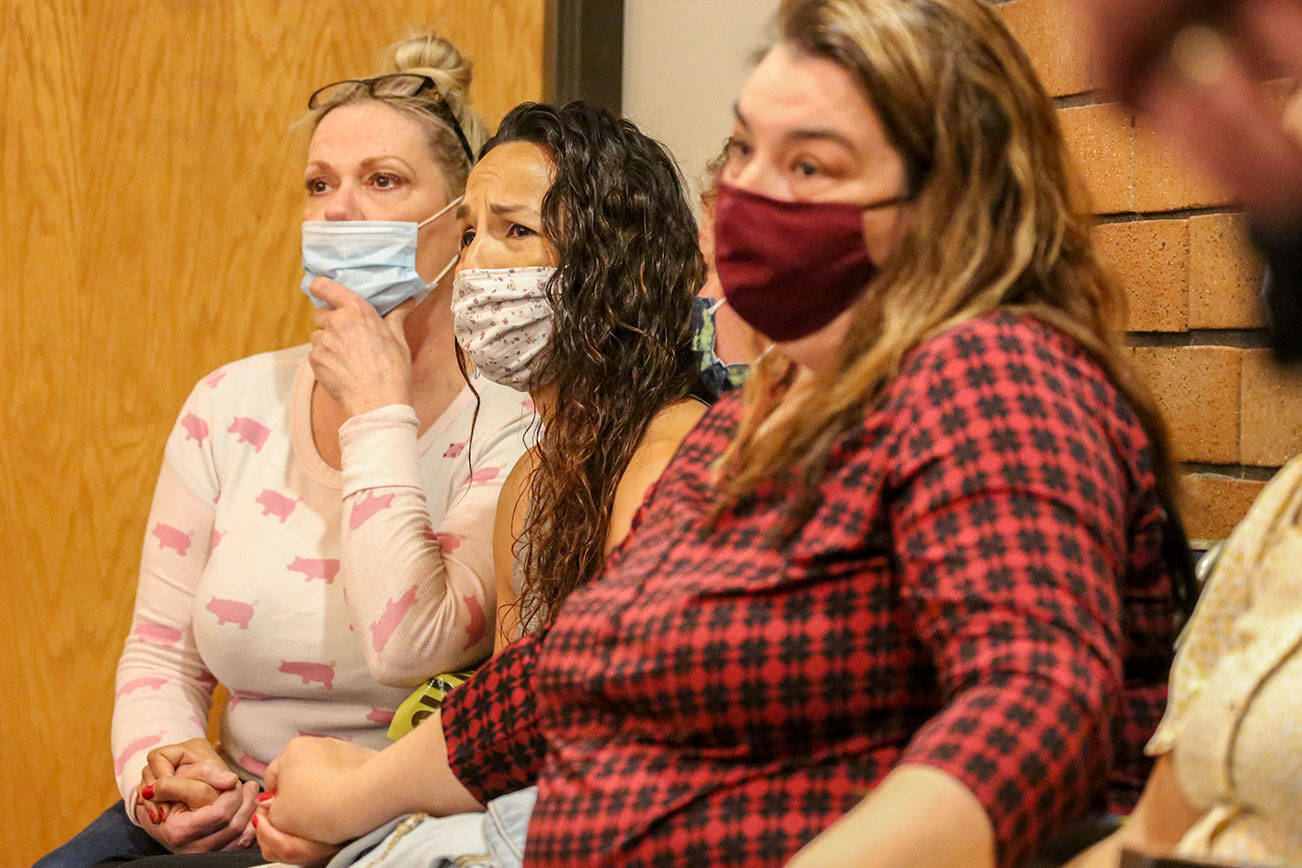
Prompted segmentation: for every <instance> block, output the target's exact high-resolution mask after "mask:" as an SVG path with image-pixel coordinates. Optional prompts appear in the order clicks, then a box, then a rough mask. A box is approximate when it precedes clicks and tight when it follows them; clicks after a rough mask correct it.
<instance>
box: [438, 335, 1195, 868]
mask: <svg viewBox="0 0 1302 868" xmlns="http://www.w3.org/2000/svg"><path fill="white" fill-rule="evenodd" d="M739 415H740V406H739V403H738V401H737V399H736V396H730V397H725V398H724V399H723V400H722V402H721V403H720V404H718V405H717V406H716V407H715V408H714V409H713V410H712V411H711V412H710V413H709V415H707V417H706V418H705V419H704V420H703V421H702V423H701V424H700V425H699V426H698V427H697V429H696V430H695V431H693V432H692V433H691V434H690V435H689V436H688V437H687V439H686V440H685V441H684V443H683V445H682V447H681V448H680V450H679V452H678V455H677V456H676V457H675V458H674V460H673V462H672V463H671V464H670V466H669V467H668V469H667V470H666V471H665V474H664V476H663V477H662V478H661V481H660V483H659V485H658V487H657V489H656V491H655V492H654V494H653V495H652V497H651V499H650V500H649V501H648V502H647V504H645V505H644V507H643V509H642V511H641V513H640V514H639V519H638V522H637V525H636V526H635V529H634V531H633V533H632V535H631V536H630V537H629V539H628V540H627V541H626V542H625V544H624V545H623V546H622V547H621V548H620V550H619V551H617V552H616V553H615V554H614V555H613V556H612V558H611V560H610V561H609V563H608V564H607V565H606V569H605V571H604V573H603V575H602V576H601V577H600V579H599V580H597V581H594V582H593V583H591V584H590V585H588V586H587V587H585V588H583V589H581V590H579V591H576V592H575V593H574V594H573V596H571V597H570V598H569V599H568V600H567V601H566V603H565V605H564V606H563V608H562V609H561V611H560V612H559V613H558V615H557V616H556V619H555V621H554V623H553V624H552V625H551V627H550V629H548V630H546V631H545V632H543V633H540V634H536V635H534V636H531V637H528V638H526V639H524V640H522V641H521V642H519V643H517V644H516V645H514V646H512V647H511V648H510V649H508V650H507V651H506V652H505V653H503V654H502V655H501V656H499V657H498V658H497V659H495V660H493V661H490V662H489V663H488V664H486V665H485V666H484V667H483V668H482V669H481V670H480V671H479V672H478V673H477V674H476V675H475V677H474V678H473V679H472V680H471V681H469V682H467V683H466V684H465V685H464V686H463V687H462V688H461V689H460V690H459V691H458V692H457V693H454V694H453V695H452V696H451V697H450V698H449V701H448V703H447V705H446V706H445V708H444V710H443V724H444V729H445V732H446V736H447V742H448V752H449V758H450V761H451V763H452V767H453V769H454V770H455V772H456V774H457V776H458V778H459V779H460V780H461V781H462V783H464V784H465V785H466V786H467V787H468V788H469V789H470V790H471V791H472V792H474V793H476V795H477V796H479V797H480V798H481V799H485V800H486V799H488V798H491V797H492V796H495V795H498V794H501V793H503V792H507V791H510V790H512V789H516V788H519V787H521V786H525V785H527V784H530V783H533V782H534V781H535V779H536V780H537V782H538V784H539V799H538V803H537V807H536V808H535V811H534V814H533V819H532V822H531V824H530V826H529V840H528V846H527V850H526V862H528V863H529V864H531V865H558V866H559V865H573V864H576V863H579V862H584V863H586V862H605V863H619V864H644V865H668V864H748V865H763V864H767V865H772V864H780V863H782V862H783V861H785V860H786V859H787V858H788V857H790V856H791V855H792V854H793V853H794V852H795V851H796V850H797V849H798V848H799V847H800V846H801V845H802V844H804V843H805V842H806V841H808V840H810V839H811V838H813V837H814V836H815V835H817V834H818V833H819V832H821V831H822V830H823V829H825V828H826V827H827V826H828V825H829V824H830V823H832V821H834V820H835V819H836V818H837V817H839V816H840V815H842V814H843V813H845V812H846V811H847V810H849V809H850V808H851V807H853V806H854V805H855V804H856V803H858V802H859V801H860V800H861V799H862V798H863V797H864V795H865V793H867V792H868V791H869V790H871V789H872V787H873V786H874V785H875V784H877V783H878V782H879V781H881V780H882V778H883V777H884V776H885V775H886V774H887V773H888V772H890V771H891V770H892V769H893V768H895V767H896V766H899V765H900V764H902V763H923V764H926V765H929V766H933V767H936V768H939V769H942V770H944V771H945V772H947V773H949V774H950V775H952V776H954V777H955V778H957V779H958V780H960V781H962V782H963V783H964V784H965V785H966V786H967V787H968V788H969V789H971V791H972V792H973V793H974V794H976V796H977V798H978V799H980V801H981V803H982V804H983V805H984V806H985V809H986V811H987V813H988V814H989V817H990V819H991V821H992V823H993V824H994V830H995V836H996V840H997V841H998V846H999V861H1000V863H1001V864H1003V865H1010V864H1015V863H1016V862H1017V861H1018V860H1020V859H1021V858H1022V857H1024V856H1026V855H1027V854H1028V853H1029V852H1030V851H1031V850H1032V849H1033V848H1034V847H1035V845H1036V843H1037V842H1039V841H1040V840H1041V839H1042V838H1043V837H1044V836H1045V835H1046V834H1048V833H1049V832H1050V831H1052V830H1053V829H1055V828H1057V827H1059V826H1061V825H1062V824H1063V823H1064V822H1065V821H1067V820H1069V819H1071V818H1072V817H1073V816H1075V815H1078V814H1079V813H1081V812H1082V811H1084V810H1085V809H1086V808H1087V807H1088V806H1090V805H1091V804H1098V801H1097V800H1098V799H1099V797H1100V795H1101V794H1100V790H1101V789H1103V784H1104V782H1106V781H1107V779H1108V776H1109V773H1110V772H1113V771H1114V768H1115V770H1116V772H1118V773H1119V775H1118V776H1119V777H1122V778H1126V777H1128V778H1129V779H1131V782H1132V783H1138V782H1141V781H1142V778H1143V775H1144V769H1143V768H1142V767H1141V765H1140V764H1141V763H1142V759H1141V758H1140V748H1141V747H1142V745H1143V742H1144V740H1145V739H1146V738H1147V737H1148V736H1149V735H1150V734H1151V733H1152V731H1153V729H1154V728H1155V726H1156V723H1157V720H1158V718H1159V717H1160V715H1161V712H1162V706H1163V703H1164V699H1165V676H1166V671H1167V669H1168V668H1169V665H1170V648H1171V642H1172V639H1173V624H1172V620H1173V619H1172V604H1171V594H1170V579H1169V576H1168V575H1167V573H1168V571H1167V570H1166V569H1164V567H1163V565H1162V563H1161V555H1160V553H1159V552H1160V543H1161V537H1162V534H1163V529H1164V527H1165V526H1166V524H1165V521H1164V513H1163V511H1162V509H1161V507H1160V506H1159V502H1158V498H1157V495H1156V493H1155V488H1154V477H1153V472H1152V468H1151V464H1150V453H1149V448H1148V440H1147V438H1146V437H1145V435H1144V432H1143V430H1142V429H1141V427H1140V425H1139V422H1138V421H1137V419H1136V417H1135V415H1134V413H1133V412H1132V411H1131V409H1130V407H1129V406H1128V405H1127V404H1126V403H1125V402H1124V401H1123V400H1122V399H1121V398H1120V396H1119V395H1118V393H1117V392H1116V390H1115V389H1113V387H1112V386H1111V385H1110V383H1109V382H1108V380H1107V378H1106V377H1105V376H1104V374H1103V373H1102V371H1101V370H1100V369H1099V368H1098V367H1097V366H1096V365H1095V364H1094V363H1092V362H1091V361H1090V360H1089V359H1088V357H1087V356H1086V355H1085V354H1084V353H1083V352H1082V351H1081V350H1080V349H1079V348H1078V347H1076V346H1075V345H1074V344H1073V343H1071V342H1070V341H1068V340H1066V339H1065V338H1064V337H1062V336H1061V335H1060V334H1059V333H1057V332H1056V331H1054V330H1052V329H1050V328H1048V327H1046V326H1044V325H1042V324H1040V323H1038V322H1036V321H1034V320H1031V319H1029V318H1017V317H1012V316H1009V315H1003V314H996V315H991V316H988V317H984V318H981V319H978V320H974V321H971V322H968V323H966V324H964V325H961V326H959V327H956V328H954V329H952V330H950V331H949V332H947V333H945V334H943V335H941V336H939V337H937V338H935V339H933V340H931V341H930V342H928V343H927V344H925V345H924V346H922V347H920V348H919V349H918V350H916V351H915V352H914V353H913V354H912V355H911V356H910V357H909V359H908V360H907V363H906V365H905V367H904V369H903V371H901V373H900V376H899V378H898V379H897V380H896V381H895V382H894V384H893V385H892V386H891V388H890V390H889V392H888V394H887V395H886V396H885V400H884V401H883V402H881V404H879V405H878V406H877V408H876V409H873V410H872V411H870V412H868V413H866V414H865V415H866V418H865V419H864V422H863V425H862V426H859V427H856V428H855V429H854V430H852V431H849V432H847V433H846V434H844V436H842V437H841V438H840V439H839V441H838V442H837V443H836V445H835V446H834V448H833V449H832V452H831V457H830V461H829V464H828V467H827V470H826V473H825V475H824V477H823V481H822V483H821V485H820V496H821V502H820V503H819V504H818V506H817V511H816V513H815V514H814V516H813V518H812V519H810V520H809V521H808V522H807V523H806V524H805V525H804V526H803V528H802V529H801V530H800V531H799V532H798V533H797V534H796V536H795V537H794V540H793V541H791V542H789V543H788V544H786V545H785V546H782V547H778V546H777V545H776V544H775V543H774V542H773V540H774V535H773V533H772V532H773V531H774V530H775V529H776V528H778V527H779V526H780V525H781V523H782V520H783V518H784V517H785V516H788V515H789V513H788V510H790V509H791V508H792V506H791V504H792V503H793V502H794V501H795V500H797V499H798V498H797V497H796V496H795V492H794V491H793V490H792V486H791V484H788V483H784V482H782V481H781V480H779V481H777V482H775V483H772V484H769V485H766V486H764V487H763V488H761V490H759V491H758V492H757V493H756V495H755V496H754V497H753V498H750V499H748V500H747V501H746V502H745V503H743V504H742V505H741V506H739V507H738V508H736V509H734V510H731V511H729V512H726V513H725V514H724V516H723V518H722V520H721V521H720V522H719V523H718V525H717V527H716V528H715V529H713V530H708V531H707V530H706V529H705V527H704V525H705V522H704V519H705V516H706V514H707V512H708V511H709V509H710V507H711V505H712V503H713V501H714V497H715V495H714V492H713V490H712V489H711V484H710V474H711V471H710V465H711V462H712V461H713V460H714V459H715V458H717V456H719V454H720V453H721V452H722V451H723V450H724V448H725V447H726V445H727V443H728V440H729V437H730V436H731V435H732V434H733V431H734V429H735V427H736V424H737V421H738V418H739ZM1126 672H1137V673H1146V674H1147V678H1146V681H1145V682H1144V683H1129V684H1127V683H1126V681H1127V678H1126V675H1125V673H1126ZM1140 680H1143V679H1140ZM1131 681H1132V682H1133V681H1134V679H1131ZM1114 742H1115V743H1116V750H1117V751H1118V752H1119V754H1120V756H1118V757H1117V760H1118V761H1117V762H1116V763H1115V764H1114ZM864 846H865V847H871V846H872V842H871V841H865V842H864Z"/></svg>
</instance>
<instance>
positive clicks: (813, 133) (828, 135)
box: [732, 103, 858, 152]
mask: <svg viewBox="0 0 1302 868" xmlns="http://www.w3.org/2000/svg"><path fill="white" fill-rule="evenodd" d="M732 113H733V115H734V116H735V117H736V118H737V123H739V124H741V125H742V126H743V127H745V128H746V129H750V124H748V123H746V116H745V115H743V114H742V113H741V108H740V107H739V106H738V105H737V103H733V104H732ZM782 139H783V141H785V142H803V141H824V142H833V143H835V144H838V145H840V146H841V147H843V148H845V149H846V150H847V151H851V152H857V151H858V148H856V147H855V144H854V142H852V141H850V138H849V137H848V136H846V135H845V134H844V133H841V132H838V131H837V130H834V129H831V128H829V127H799V128H797V129H794V130H788V131H787V132H785V133H783V134H782Z"/></svg>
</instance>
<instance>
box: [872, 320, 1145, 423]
mask: <svg viewBox="0 0 1302 868" xmlns="http://www.w3.org/2000/svg"><path fill="white" fill-rule="evenodd" d="M886 402H887V404H888V405H894V406H895V407H896V408H901V407H908V408H911V410H912V411H913V412H916V413H922V414H924V415H931V414H935V413H943V412H944V411H945V410H946V409H947V408H952V407H955V406H975V407H976V408H977V409H978V410H979V411H980V413H981V415H982V416H986V417H991V416H1006V415H1008V414H1012V413H1019V414H1021V415H1022V416H1024V417H1030V418H1039V417H1043V416H1046V415H1047V416H1052V417H1054V419H1055V421H1057V422H1061V423H1062V424H1065V425H1068V426H1076V425H1080V424H1084V422H1085V421H1086V419H1089V418H1093V419H1098V420H1104V419H1106V420H1110V422H1111V423H1113V424H1114V425H1115V426H1116V427H1120V428H1125V429H1126V431H1127V436H1128V437H1129V436H1131V435H1134V436H1142V435H1141V433H1140V431H1139V427H1138V425H1139V423H1138V418H1137V417H1136V415H1135V414H1134V411H1133V408H1131V407H1130V405H1129V404H1128V403H1127V402H1126V401H1125V399H1124V398H1123V397H1122V394H1121V392H1120V391H1119V390H1118V389H1117V388H1116V386H1115V385H1114V384H1113V383H1112V381H1111V380H1110V379H1109V377H1108V375H1107V373H1106V372H1105V371H1104V370H1103V368H1102V367H1101V366H1100V364H1099V363H1098V362H1097V361H1096V360H1095V359H1094V358H1093V357H1092V356H1091V355H1090V353H1088V352H1087V351H1086V350H1085V349H1084V348H1083V347H1081V346H1080V345H1078V344H1077V343H1076V342H1075V341H1073V340H1072V339H1071V338H1069V337H1068V336H1067V335H1065V334H1063V333H1062V332H1060V331H1058V330H1057V329H1055V328H1054V327H1052V326H1050V325H1048V324H1047V323H1045V322H1042V321H1041V320H1038V319H1036V318H1035V317H1033V316H1030V315H1026V314H1011V313H1005V312H1001V311H996V312H994V313H990V314H986V315H984V316H980V317H974V318H972V319H970V320H966V321H964V322H962V323H959V324H958V325H955V326H954V327H952V328H950V329H947V330H945V331H944V332H942V333H940V334H938V335H936V336H934V337H932V338H930V339H929V340H927V341H924V342H923V343H922V344H921V345H919V346H918V347H917V348H916V349H914V350H913V352H911V353H910V354H909V355H908V356H906V357H905V359H904V363H903V364H902V366H901V368H900V373H899V375H898V377H897V378H896V380H895V381H894V382H893V383H892V384H891V386H890V388H889V389H888V390H887V397H886ZM1082 413H1083V415H1084V418H1081V414H1082Z"/></svg>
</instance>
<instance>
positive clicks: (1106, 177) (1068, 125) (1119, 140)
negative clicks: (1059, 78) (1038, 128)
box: [1058, 104, 1135, 214]
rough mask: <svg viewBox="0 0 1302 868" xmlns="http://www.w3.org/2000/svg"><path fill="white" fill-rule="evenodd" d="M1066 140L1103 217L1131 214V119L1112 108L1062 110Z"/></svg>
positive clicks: (1132, 151) (1060, 119)
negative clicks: (1126, 212) (1119, 213)
mask: <svg viewBox="0 0 1302 868" xmlns="http://www.w3.org/2000/svg"><path fill="white" fill-rule="evenodd" d="M1058 121H1059V122H1060V123H1061V124H1062V132H1063V136H1064V137H1065V138H1066V140H1067V147H1068V149H1069V150H1070V151H1071V155H1072V157H1073V159H1075V160H1076V165H1077V166H1078V167H1079V168H1080V171H1081V172H1082V173H1083V174H1084V176H1085V186H1086V188H1087V189H1088V190H1089V194H1090V198H1091V199H1092V200H1093V203H1094V210H1095V211H1096V212H1098V213H1100V214H1113V213H1116V212H1118V211H1129V210H1131V200H1132V185H1133V179H1134V162H1135V161H1134V146H1133V143H1132V141H1131V129H1130V127H1131V123H1130V115H1128V114H1125V113H1124V112H1122V111H1121V110H1120V109H1119V108H1117V107H1116V106H1115V105H1112V104H1104V105H1089V106H1081V107H1079V108H1065V109H1059V110H1058Z"/></svg>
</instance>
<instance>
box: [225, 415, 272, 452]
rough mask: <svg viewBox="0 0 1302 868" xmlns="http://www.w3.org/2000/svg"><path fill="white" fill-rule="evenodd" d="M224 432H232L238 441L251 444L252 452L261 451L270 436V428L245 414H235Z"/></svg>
mask: <svg viewBox="0 0 1302 868" xmlns="http://www.w3.org/2000/svg"><path fill="white" fill-rule="evenodd" d="M226 432H227V433H228V434H234V435H235V437H236V438H237V441H238V442H240V443H247V444H249V445H250V446H252V447H253V451H254V452H261V451H262V447H263V446H264V445H266V442H267V438H268V437H270V436H271V429H270V428H268V427H267V426H266V425H263V424H262V423H261V422H258V421H256V420H254V419H250V418H249V417H247V416H236V417H235V421H233V422H231V427H229V428H227V429H226Z"/></svg>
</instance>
